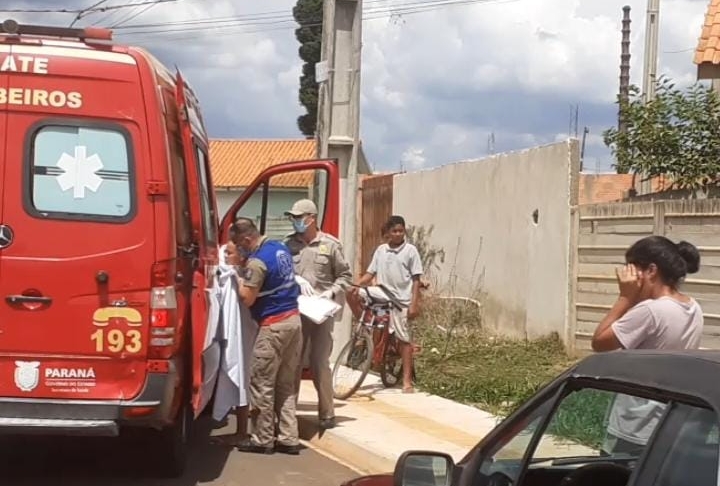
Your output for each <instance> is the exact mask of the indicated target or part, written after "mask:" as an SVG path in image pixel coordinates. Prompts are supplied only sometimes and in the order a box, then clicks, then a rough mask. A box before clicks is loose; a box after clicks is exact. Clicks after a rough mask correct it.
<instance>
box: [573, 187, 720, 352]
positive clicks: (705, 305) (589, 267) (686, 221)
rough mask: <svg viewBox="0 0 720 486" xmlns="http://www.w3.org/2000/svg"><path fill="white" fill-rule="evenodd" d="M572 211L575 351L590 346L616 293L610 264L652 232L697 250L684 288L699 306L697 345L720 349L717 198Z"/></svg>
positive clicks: (719, 210) (719, 217)
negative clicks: (694, 269) (696, 265)
mask: <svg viewBox="0 0 720 486" xmlns="http://www.w3.org/2000/svg"><path fill="white" fill-rule="evenodd" d="M577 213H578V218H577V228H576V229H577V240H576V242H577V245H576V251H575V252H574V253H575V254H574V255H573V256H574V261H573V259H571V265H570V271H571V274H570V276H571V278H570V282H571V287H572V288H571V289H570V309H569V320H568V322H569V325H570V329H569V330H568V331H569V333H568V334H569V336H568V337H569V338H570V341H571V343H572V344H574V347H575V349H576V351H577V352H579V353H581V354H582V353H584V352H587V351H588V350H589V349H590V338H591V337H592V333H593V331H594V330H595V327H596V326H597V324H598V323H599V322H600V320H601V319H602V318H603V316H604V315H605V314H606V313H607V311H608V310H609V309H610V307H611V305H612V303H613V302H614V300H615V299H616V297H617V283H616V278H615V268H616V267H618V266H620V265H623V264H624V263H625V251H626V250H627V248H628V247H629V246H630V245H631V244H632V243H634V242H635V241H637V240H639V239H640V238H643V237H645V236H648V235H652V234H656V235H663V236H667V237H668V238H670V239H671V240H673V241H675V242H678V241H680V240H686V241H688V242H690V243H692V244H694V245H695V246H697V247H698V249H699V250H700V255H701V261H700V271H699V272H698V273H696V274H693V275H689V276H688V278H687V279H686V281H685V283H684V284H683V290H684V291H685V292H687V293H688V294H689V295H691V296H693V297H694V298H695V299H696V300H697V301H698V303H699V304H700V306H701V307H702V309H703V313H704V316H705V330H704V333H703V339H702V344H701V346H702V347H704V348H713V349H720V238H719V236H718V235H720V199H705V200H672V201H647V202H622V203H609V204H594V205H588V206H580V207H579V208H578V212H577ZM571 248H573V246H571Z"/></svg>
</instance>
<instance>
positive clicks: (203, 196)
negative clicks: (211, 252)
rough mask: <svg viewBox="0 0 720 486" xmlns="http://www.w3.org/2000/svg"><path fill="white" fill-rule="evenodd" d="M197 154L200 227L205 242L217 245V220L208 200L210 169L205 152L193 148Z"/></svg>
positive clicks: (209, 194) (196, 147)
mask: <svg viewBox="0 0 720 486" xmlns="http://www.w3.org/2000/svg"><path fill="white" fill-rule="evenodd" d="M195 151H196V153H197V161H196V162H197V166H198V174H199V175H200V206H201V208H202V225H203V232H204V233H205V241H206V242H207V243H208V244H210V245H213V244H215V243H217V240H218V238H217V219H216V218H215V210H214V207H213V204H212V201H211V199H210V197H211V194H212V188H211V187H210V178H209V177H208V174H209V171H210V167H209V165H208V158H207V155H206V154H205V151H204V150H203V149H201V148H200V147H199V146H197V145H196V146H195Z"/></svg>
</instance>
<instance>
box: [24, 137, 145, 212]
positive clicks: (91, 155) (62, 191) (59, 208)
mask: <svg viewBox="0 0 720 486" xmlns="http://www.w3.org/2000/svg"><path fill="white" fill-rule="evenodd" d="M130 152H131V150H130V147H129V146H128V138H127V136H126V134H125V133H124V132H123V131H120V130H119V129H113V128H107V127H95V126H73V125H44V126H42V127H41V128H39V129H38V130H37V131H36V132H35V133H34V136H33V137H32V146H31V152H30V159H31V160H30V164H31V166H30V181H29V182H30V199H31V203H32V209H33V210H34V211H35V212H36V213H39V214H40V215H42V216H48V217H53V216H55V217H63V218H67V217H70V218H73V219H75V218H77V219H104V220H108V219H109V220H127V219H129V217H131V216H132V210H133V199H134V198H133V192H132V185H131V171H130V170H131V160H130V155H129V154H130Z"/></svg>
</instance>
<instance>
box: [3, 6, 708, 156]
mask: <svg viewBox="0 0 720 486" xmlns="http://www.w3.org/2000/svg"><path fill="white" fill-rule="evenodd" d="M65 3H67V4H70V5H65V4H64V5H63V7H65V8H72V7H78V6H80V7H82V6H85V5H86V4H87V2H83V1H81V0H74V1H72V2H70V0H68V1H67V2H65ZM107 3H108V4H120V3H127V2H126V1H124V0H109V1H108V2H107ZM402 3H408V1H407V0H383V1H381V2H379V1H377V0H375V1H374V2H366V9H368V11H373V10H374V11H377V10H378V9H380V8H386V7H387V6H392V5H399V4H402ZM294 4H295V0H264V1H262V2H247V1H246V0H213V1H212V2H209V1H207V0H178V1H177V2H173V3H171V4H162V5H157V6H156V7H154V8H152V9H150V10H148V11H147V12H146V13H143V14H142V15H139V16H138V17H137V18H135V19H133V20H131V21H130V22H129V24H151V23H165V24H167V23H168V22H175V21H185V20H198V19H208V18H214V19H217V18H228V17H232V16H236V17H237V16H239V15H244V16H246V17H245V20H243V22H244V25H239V24H240V23H239V22H235V24H234V25H231V26H228V24H227V23H223V22H213V23H211V24H196V25H185V26H181V27H179V26H175V25H168V26H167V28H166V29H165V30H169V29H182V30H178V31H176V32H172V33H168V32H164V33H157V32H156V33H145V34H142V33H136V34H133V35H126V36H122V35H121V36H119V39H120V40H121V41H122V40H131V41H133V42H140V43H142V44H144V45H147V47H148V48H150V49H151V50H152V51H154V52H156V53H157V54H158V55H159V56H160V57H161V59H162V60H163V61H164V62H165V63H166V64H168V65H169V66H171V67H172V66H173V65H174V64H177V65H178V66H179V67H180V68H181V69H182V70H183V72H184V73H185V74H186V77H188V78H189V79H190V82H191V83H192V84H193V85H194V87H195V89H196V91H197V92H198V94H199V96H200V98H201V101H202V104H203V107H204V109H205V119H206V120H207V121H208V125H209V127H210V130H211V134H212V135H214V136H223V137H253V136H257V137H300V136H301V135H300V134H299V132H298V130H297V126H296V118H297V116H298V115H300V114H301V113H302V112H303V108H302V107H301V106H300V105H299V103H298V100H297V86H298V77H299V76H300V73H301V64H302V62H301V60H300V59H299V58H298V54H297V50H298V47H299V44H298V42H297V40H296V39H295V36H294V32H293V29H294V28H295V25H294V23H293V22H282V20H289V19H291V11H292V7H293V6H294ZM625 4H629V5H630V6H631V7H632V14H631V15H632V39H631V41H632V44H631V53H632V59H631V62H632V67H631V79H632V82H633V83H635V84H640V76H641V73H642V53H643V35H644V30H645V20H644V17H645V8H646V0H602V1H599V0H593V1H591V0H503V1H495V2H485V3H483V2H477V3H475V4H469V3H466V4H463V5H457V6H447V7H444V8H440V9H435V10H432V11H428V12H424V13H420V14H417V15H401V16H399V17H398V16H396V17H394V18H393V19H388V18H381V19H377V18H376V17H378V15H377V14H372V15H369V17H375V18H376V19H375V20H367V21H366V22H365V23H364V26H363V73H362V83H363V88H362V111H361V114H362V122H361V126H362V136H363V145H364V147H365V149H366V151H367V153H368V154H369V156H370V162H371V163H373V164H375V165H376V167H377V169H378V170H381V169H384V168H387V167H397V164H398V162H399V161H400V160H402V161H403V162H404V163H405V162H407V165H408V166H409V167H410V166H432V165H437V164H441V163H447V162H450V161H452V160H457V159H459V158H477V157H482V156H484V155H485V154H486V153H487V152H488V148H489V143H488V137H489V136H490V134H491V133H494V136H495V149H496V150H497V151H500V150H508V149H517V148H521V147H526V146H528V145H534V144H540V143H548V142H550V141H553V140H555V139H556V135H557V136H560V135H558V134H561V135H562V137H563V138H564V137H566V135H565V134H566V133H567V129H568V117H569V114H568V111H569V110H568V108H569V105H571V104H575V103H577V104H579V105H580V119H579V132H580V134H582V129H583V127H584V126H585V125H587V126H589V127H590V134H589V136H588V139H587V149H588V154H589V155H588V156H592V157H595V158H597V159H598V160H600V159H602V160H600V162H602V164H601V165H604V166H609V159H608V153H607V150H606V149H604V146H603V143H602V137H601V133H602V131H603V130H604V129H606V128H608V127H610V126H614V125H615V124H616V121H615V117H616V113H617V110H616V108H615V106H614V99H615V94H616V92H617V89H618V87H617V84H618V75H619V63H620V26H621V24H620V21H621V17H622V7H623V5H625ZM54 5H55V3H54V2H51V1H50V0H32V2H31V1H29V0H25V1H14V0H6V1H5V2H4V3H3V8H17V7H26V8H27V7H31V8H38V7H40V6H50V7H53V6H54ZM706 6H707V1H706V0H663V1H662V3H661V12H660V45H659V52H660V62H659V69H658V72H659V73H661V74H663V73H664V74H666V75H668V76H670V77H672V78H673V79H674V80H675V81H676V82H678V83H679V84H689V83H692V82H694V80H695V66H694V65H693V64H692V55H693V52H692V49H693V48H694V47H695V45H696V43H697V38H698V36H699V34H700V29H701V26H702V23H703V15H704V12H705V8H706ZM134 11H135V12H137V11H138V10H134ZM268 12H278V13H273V14H270V16H271V17H272V18H268V19H266V20H257V18H258V14H261V13H266V14H267V13H268ZM283 12H285V13H283ZM123 15H125V13H123V12H118V13H117V14H115V15H114V16H112V17H109V19H108V20H107V22H109V23H112V22H116V21H117V20H118V19H121V18H122V17H123ZM248 15H255V19H256V20H254V21H250V20H249V19H250V17H248ZM104 17H107V15H104V14H97V15H94V16H88V17H87V18H86V19H84V20H83V21H81V22H80V25H84V24H85V23H88V22H90V21H91V20H92V19H93V18H94V19H102V18H104ZM266 17H268V15H266ZM70 19H71V16H67V15H65V16H59V15H57V14H55V15H51V16H45V17H43V16H38V15H34V16H31V15H25V16H20V20H22V21H34V22H37V21H39V20H41V21H48V20H49V21H52V22H54V23H60V24H65V25H67V22H69V20H70ZM207 27H210V28H207ZM199 28H200V29H199ZM134 30H135V31H136V32H137V31H138V29H134ZM154 30H158V28H155V29H154ZM128 31H130V32H132V30H131V29H120V30H118V33H121V32H128ZM600 162H599V163H600Z"/></svg>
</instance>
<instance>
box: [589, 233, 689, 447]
mask: <svg viewBox="0 0 720 486" xmlns="http://www.w3.org/2000/svg"><path fill="white" fill-rule="evenodd" d="M625 262H626V265H625V266H624V267H623V268H621V269H617V270H616V274H617V280H618V287H619V289H620V295H619V296H618V299H617V301H615V304H614V305H613V306H612V308H611V309H610V312H608V313H607V315H606V316H605V317H604V318H603V320H602V321H600V324H599V325H598V326H597V329H595V334H594V335H593V338H592V348H593V350H595V351H612V350H616V349H623V348H624V349H697V348H698V347H700V338H701V337H702V331H703V314H702V309H701V308H700V305H698V303H697V302H696V301H695V299H693V298H692V297H689V296H687V295H685V294H683V293H681V292H680V290H679V286H680V284H681V283H682V282H683V280H684V279H685V277H686V275H688V274H690V273H695V272H697V271H698V270H699V269H700V253H699V252H698V249H697V248H695V246H693V245H692V244H690V243H688V242H686V241H681V242H680V243H677V244H675V243H673V242H672V241H670V240H669V239H667V238H665V237H664V236H648V237H647V238H643V239H641V240H639V241H637V242H635V244H633V245H632V246H631V247H630V248H629V249H628V250H627V252H626V253H625ZM664 409H665V406H664V404H662V403H659V402H655V401H652V400H646V399H643V398H639V397H634V396H629V395H624V394H618V395H616V397H615V401H614V403H613V408H612V411H611V412H610V415H609V417H608V425H607V437H606V439H605V443H604V444H603V450H604V452H605V453H608V454H610V453H620V452H622V453H629V454H639V453H640V452H641V451H642V449H643V446H644V445H645V444H646V443H647V440H648V438H649V437H650V434H652V431H653V430H654V428H655V426H656V425H657V423H658V420H659V418H660V417H661V416H662V413H663V410H664Z"/></svg>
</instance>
